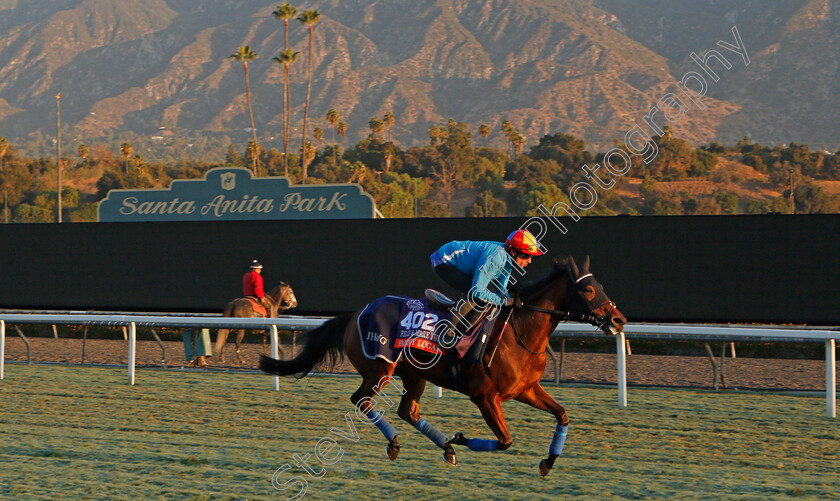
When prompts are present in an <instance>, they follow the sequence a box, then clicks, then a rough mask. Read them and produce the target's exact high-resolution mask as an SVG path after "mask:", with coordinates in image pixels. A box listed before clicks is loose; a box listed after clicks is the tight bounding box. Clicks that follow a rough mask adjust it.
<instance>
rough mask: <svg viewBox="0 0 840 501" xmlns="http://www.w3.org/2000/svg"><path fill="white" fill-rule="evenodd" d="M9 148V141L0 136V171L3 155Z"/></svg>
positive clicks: (0, 169)
mask: <svg viewBox="0 0 840 501" xmlns="http://www.w3.org/2000/svg"><path fill="white" fill-rule="evenodd" d="M8 148H9V141H7V140H6V138H5V137H2V136H0V171H2V170H3V156H4V155H5V154H6V150H7V149H8Z"/></svg>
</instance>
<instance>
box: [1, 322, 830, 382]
mask: <svg viewBox="0 0 840 501" xmlns="http://www.w3.org/2000/svg"><path fill="white" fill-rule="evenodd" d="M255 339H256V340H258V339H259V338H258V337H257V338H255ZM214 340H215V339H214ZM246 340H247V338H246ZM29 341H30V344H31V357H32V361H33V362H53V363H55V362H58V363H74V364H78V363H82V344H83V343H82V339H61V338H59V339H54V338H41V337H38V338H29ZM162 343H163V347H164V348H165V350H166V365H167V367H186V366H187V361H186V360H185V359H184V345H183V343H181V342H178V341H163V342H162ZM281 348H282V350H283V353H284V354H285V357H286V358H288V357H289V356H290V355H291V353H292V345H291V344H282V345H281ZM296 349H297V350H299V349H300V344H297V345H296ZM84 351H85V353H84V355H85V357H84V362H85V363H88V364H122V365H125V364H127V363H128V343H127V341H125V340H123V339H88V340H87V341H86V342H85V344H84ZM736 351H737V345H736ZM261 352H262V345H261V343H259V342H256V343H245V344H244V345H243V347H242V356H243V359H244V360H245V363H243V364H241V365H239V364H237V363H236V354H235V352H234V346H233V344H229V345H228V346H227V348H226V349H225V355H226V358H227V361H226V363H225V364H222V363H220V362H219V361H218V357H212V358H209V359H208V366H207V368H208V369H210V370H213V369H216V370H219V369H227V370H243V371H244V370H251V371H253V370H256V369H257V363H258V361H259V355H260V353H261ZM557 356H558V358H559V357H560V354H559V353H558V354H557ZM6 361H18V362H25V361H26V345H25V344H24V342H23V341H22V340H21V339H20V338H19V337H17V336H12V335H8V336H7V338H6ZM136 363H137V365H138V366H161V365H162V351H161V347H160V346H159V345H158V343H157V342H156V341H149V340H138V341H137V354H136ZM715 363H716V364H717V365H718V368H719V367H720V358H719V357H717V358H716V359H715ZM7 371H14V367H13V365H10V366H8V367H7ZM335 372H340V373H353V372H354V370H353V367H352V366H351V365H350V364H349V362H347V361H346V360H344V361H342V362H340V363H339V364H338V366H337V367H336V368H335ZM713 374H714V373H713V372H712V364H711V361H710V359H709V358H708V357H705V356H662V355H638V354H636V355H631V356H629V357H628V359H627V381H628V384H630V385H642V386H668V387H690V388H711V387H713V377H714V376H713ZM544 378H545V379H547V380H549V381H551V380H553V379H554V372H553V364H552V362H551V359H550V358H549V360H548V363H547V366H546V373H545V376H544ZM838 379H840V378H838ZM616 380H617V375H616V356H615V355H614V354H606V353H565V354H563V363H562V370H561V378H560V381H561V382H563V383H595V384H616ZM724 383H725V385H724V386H723V387H725V388H729V389H736V388H737V389H743V390H801V391H825V361H824V360H787V359H758V358H734V359H733V358H729V357H728V354H727V358H726V359H725V361H724Z"/></svg>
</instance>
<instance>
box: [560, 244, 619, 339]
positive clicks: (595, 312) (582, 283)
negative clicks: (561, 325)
mask: <svg viewBox="0 0 840 501" xmlns="http://www.w3.org/2000/svg"><path fill="white" fill-rule="evenodd" d="M566 269H567V271H568V273H569V280H570V284H569V285H570V289H571V290H572V291H574V293H573V294H568V293H567V297H566V304H567V307H568V308H569V309H570V310H571V311H573V312H574V313H578V314H582V315H586V316H588V317H593V318H592V319H591V321H592V324H593V325H595V326H596V327H598V328H599V329H601V330H602V331H604V334H606V335H607V336H612V335H614V334H618V333H619V332H621V330H622V329H623V328H624V324H626V323H627V319H626V318H624V315H622V314H621V312H620V311H618V308H616V306H615V303H614V302H612V301H611V300H610V298H609V297H607V294H606V293H605V292H604V287H603V286H602V285H601V284H600V283H599V282H598V281H597V280H595V277H594V276H593V275H592V272H591V271H589V256H586V258H585V259H584V261H583V266H581V268H580V269H578V267H577V264H576V263H575V260H574V259H572V258H571V257H569V258H568V259H567V261H566Z"/></svg>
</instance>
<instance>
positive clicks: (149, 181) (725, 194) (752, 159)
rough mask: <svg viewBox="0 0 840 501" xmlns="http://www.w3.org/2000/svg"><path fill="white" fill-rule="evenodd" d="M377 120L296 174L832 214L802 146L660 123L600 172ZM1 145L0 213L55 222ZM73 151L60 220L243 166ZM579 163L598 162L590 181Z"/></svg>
mask: <svg viewBox="0 0 840 501" xmlns="http://www.w3.org/2000/svg"><path fill="white" fill-rule="evenodd" d="M382 122H383V121H372V123H371V133H370V135H369V136H368V137H367V138H365V139H364V140H362V141H360V142H359V143H357V144H356V145H354V146H352V147H349V148H347V149H343V148H342V146H341V144H340V143H339V142H336V143H332V142H329V141H326V140H324V139H323V137H321V136H319V139H320V140H316V144H315V145H312V144H311V143H308V142H307V150H306V151H307V157H306V160H307V161H306V171H307V173H308V176H307V179H306V182H307V183H310V184H311V183H348V182H352V183H359V184H360V185H361V186H362V187H363V188H364V189H365V191H367V192H368V193H370V194H371V195H372V196H373V198H374V199H375V201H376V204H377V206H378V208H379V210H380V211H381V212H382V214H383V215H384V216H385V217H448V216H470V217H488V216H506V215H507V216H523V215H538V214H539V212H538V210H537V208H538V207H539V206H540V205H543V206H545V207H552V206H554V205H555V204H556V203H558V202H563V203H566V204H569V206H574V207H578V208H580V207H581V200H580V199H578V200H576V201H575V202H574V203H573V201H572V200H570V198H569V197H570V193H572V191H573V187H574V186H577V185H578V184H579V183H584V182H586V183H589V185H590V186H592V187H593V188H596V190H595V191H596V193H597V195H596V199H595V200H587V201H585V202H586V204H590V203H591V207H589V208H588V209H585V210H581V211H580V215H617V214H627V215H639V214H647V215H673V214H764V213H792V212H794V210H795V212H796V213H800V214H802V213H837V212H840V195H838V194H837V193H838V192H840V157H838V156H837V155H835V154H831V153H826V152H823V151H812V150H811V149H810V148H809V147H808V146H807V145H798V144H793V143H792V144H790V145H786V146H776V147H767V146H762V145H760V144H755V143H751V142H749V141H748V140H747V139H746V138H745V139H743V140H741V141H739V142H738V143H737V144H736V145H734V146H723V145H720V144H718V143H711V144H708V145H705V146H702V147H699V148H692V147H691V146H690V145H689V144H688V143H687V142H686V141H684V140H682V139H679V138H675V137H673V135H672V132H671V131H670V129H667V128H666V130H665V133H664V134H663V135H662V136H658V137H656V138H654V141H655V143H656V145H657V148H658V151H659V153H658V155H657V156H656V157H655V158H654V159H653V160H652V161H651V162H650V163H648V164H645V163H644V162H643V161H641V159H640V157H633V158H635V160H633V164H632V168H630V169H629V171H628V172H627V173H626V174H625V175H623V176H610V175H608V174H605V172H606V170H605V169H601V168H600V167H599V166H603V165H604V153H592V152H591V151H590V150H588V149H587V147H586V143H585V142H584V141H583V140H580V139H577V138H575V137H573V136H569V135H567V134H563V133H559V132H558V133H555V134H553V135H546V136H544V137H542V138H541V139H540V141H539V143H538V144H537V145H535V146H533V147H532V148H530V149H529V150H528V151H527V152H525V151H521V148H522V143H521V142H519V141H518V136H517V132H516V130H515V129H509V131H508V135H509V137H510V141H509V145H508V148H507V149H498V148H492V147H485V146H479V145H477V144H475V143H476V142H477V143H479V144H480V143H482V142H483V138H481V139H479V140H478V141H474V140H473V133H471V132H470V131H469V129H468V127H467V125H466V124H465V123H463V122H456V121H455V120H450V121H449V122H448V123H447V124H446V125H440V126H433V127H432V128H431V129H430V131H429V137H430V141H429V144H427V145H425V146H413V147H410V148H406V149H404V148H401V147H400V146H399V145H397V144H395V143H394V142H392V141H388V140H387V137H385V136H386V135H387V130H386V127H385V126H384V125H383V123H382ZM483 130H484V131H485V132H486V129H483ZM477 135H478V136H479V137H481V136H482V134H480V133H479V134H477ZM317 143H321V144H320V147H319V145H318V144H317ZM3 144H4V139H3V138H0V189H2V190H3V193H4V195H5V197H6V204H7V207H4V208H3V209H4V210H3V212H2V213H0V218H2V220H4V221H5V220H8V221H9V222H51V221H55V220H56V203H57V196H56V193H57V192H56V190H55V186H56V183H57V172H56V166H55V163H54V161H53V160H52V159H45V158H30V157H25V156H21V155H19V154H18V152H17V150H16V149H15V147H14V145H12V144H8V143H5V144H6V146H5V148H4V147H3ZM252 146H253V144H252ZM258 150H259V156H258V160H257V170H258V173H259V175H270V176H282V175H288V177H289V178H290V179H291V180H292V182H298V183H299V182H302V181H303V179H302V178H303V173H304V170H303V162H302V160H303V159H302V158H301V157H300V156H298V155H289V158H288V165H286V164H285V163H284V161H283V160H284V155H283V154H282V152H280V151H278V150H276V149H273V148H272V149H269V150H265V149H262V148H258ZM252 151H255V150H254V149H251V150H249V152H252ZM78 153H79V154H80V155H82V156H78V157H75V158H70V157H66V158H63V160H62V163H63V164H64V169H63V171H62V173H63V179H64V182H63V183H62V184H63V187H62V206H63V211H64V212H63V214H64V215H63V218H62V219H63V220H64V221H94V220H95V219H96V204H97V203H98V201H99V200H101V199H102V198H104V197H105V196H106V195H107V192H108V190H111V189H117V188H133V189H138V188H139V189H143V188H162V187H167V186H168V185H169V183H170V182H171V181H172V180H173V179H184V178H199V177H202V176H203V174H204V172H206V171H207V170H209V169H211V168H214V167H221V166H240V167H246V168H249V169H250V168H251V167H252V165H253V159H252V158H251V154H250V153H248V154H246V155H241V154H240V153H239V152H238V150H237V149H236V147H235V146H234V145H231V146H230V147H229V148H228V153H227V159H226V161H225V162H219V163H212V162H202V161H197V160H191V161H177V162H172V163H162V162H146V161H145V160H144V159H143V157H142V155H139V154H134V153H133V150H132V146H131V144H130V143H124V144H123V145H122V148H121V150H120V152H114V151H111V150H109V149H108V148H106V147H104V146H101V145H100V146H94V147H92V148H88V147H87V146H84V145H83V147H82V148H80V151H79V152H78ZM628 156H632V155H628ZM584 167H586V168H587V169H589V170H593V169H595V170H596V171H597V172H598V174H597V175H598V182H595V180H594V179H592V178H591V177H589V178H588V177H587V174H586V171H585V170H584ZM596 167H597V169H596ZM287 169H288V171H287ZM791 186H793V200H791V196H790V195H791V194H790V188H791Z"/></svg>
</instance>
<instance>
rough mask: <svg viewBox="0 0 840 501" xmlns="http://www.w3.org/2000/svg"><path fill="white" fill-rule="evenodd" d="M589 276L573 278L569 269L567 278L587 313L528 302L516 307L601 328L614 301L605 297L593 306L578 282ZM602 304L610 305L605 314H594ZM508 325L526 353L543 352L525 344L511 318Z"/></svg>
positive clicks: (604, 324)
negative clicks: (573, 285) (544, 306)
mask: <svg viewBox="0 0 840 501" xmlns="http://www.w3.org/2000/svg"><path fill="white" fill-rule="evenodd" d="M590 277H592V273H586V274H585V275H581V276H580V277H578V278H577V279H575V278H574V277H573V276H572V275H571V271H569V279H570V280H574V283H575V290H576V292H577V294H578V297H580V299H581V301H582V302H583V304H584V305H585V306H586V308H587V310H588V313H584V314H581V313H575V312H573V311H571V310H554V309H551V308H540V307H539V306H533V305H530V304H522V305H521V306H518V307H519V308H521V309H523V310H531V311H538V312H541V313H547V314H549V315H556V316H559V317H560V320H561V321H563V320H573V321H577V322H583V323H588V324H591V325H593V326H595V327H597V328H599V329H602V330H603V328H604V327H605V326H606V325H607V323H608V322H609V321H610V313H612V311H613V309H615V303H614V302H613V301H610V300H609V299H607V300H606V301H604V302H603V303H601V304H600V305H598V306H593V304H592V301H590V300H588V299H586V296H585V295H584V294H583V291H581V289H580V282H581V281H582V280H583V279H585V278H590ZM565 303H566V305H568V304H569V300H568V299H567V300H566V301H565ZM604 305H609V307H610V308H609V310H607V314H606V315H598V314H596V313H595V310H598V309H599V308H602V307H603V306H604ZM515 309H516V307H513V308H511V310H510V313H509V315H510V316H513V311H514V310H515ZM510 326H511V329H513V334H514V337H515V338H516V342H517V344H519V346H521V347H523V348H525V351H527V352H528V353H531V354H532V355H540V354H541V353H543V352H544V350H543V352H536V351H534V350H532V349H530V348H528V347H527V346H525V342H524V341H523V340H522V338H521V336H520V335H519V331H518V330H517V329H516V325H515V324H514V323H513V321H512V319H511V321H510Z"/></svg>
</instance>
